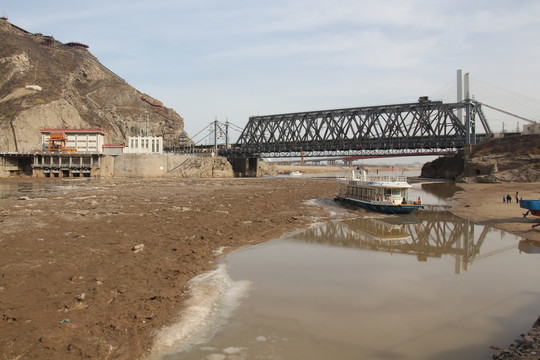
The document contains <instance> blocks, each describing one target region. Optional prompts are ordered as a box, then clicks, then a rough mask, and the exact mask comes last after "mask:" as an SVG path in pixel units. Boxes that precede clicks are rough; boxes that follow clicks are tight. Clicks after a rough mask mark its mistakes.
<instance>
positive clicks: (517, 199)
mask: <svg viewBox="0 0 540 360" xmlns="http://www.w3.org/2000/svg"><path fill="white" fill-rule="evenodd" d="M518 202H519V198H518V192H517V191H516V203H518Z"/></svg>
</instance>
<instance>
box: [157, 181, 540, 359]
mask: <svg viewBox="0 0 540 360" xmlns="http://www.w3.org/2000/svg"><path fill="white" fill-rule="evenodd" d="M453 191H455V185H453V184H424V185H420V184H415V185H414V188H413V193H414V196H416V195H418V196H421V197H422V200H423V202H424V204H426V209H424V210H421V211H417V212H416V213H415V215H412V216H381V215H378V214H374V213H368V215H367V216H365V217H362V218H355V219H347V220H343V221H334V222H330V223H327V224H323V225H320V226H316V227H312V228H310V229H307V230H304V231H298V232H295V233H292V234H288V235H287V236H285V237H283V238H281V239H277V240H274V241H269V242H266V243H264V244H260V245H254V246H250V247H246V248H241V249H238V250H236V251H234V252H232V253H230V254H228V255H227V256H226V257H225V258H224V259H223V261H222V263H221V264H220V265H219V266H218V267H217V269H216V270H215V271H214V272H211V273H207V274H204V275H201V276H199V277H197V278H195V279H194V280H193V283H192V289H193V290H192V295H193V298H192V300H191V303H190V304H188V307H187V309H186V311H185V312H184V314H183V315H182V321H181V322H180V323H178V324H176V325H175V326H172V327H170V328H168V329H165V330H164V331H163V332H162V333H161V334H160V336H158V343H159V346H160V348H161V351H160V352H157V353H156V354H155V356H154V358H160V359H208V360H224V359H276V360H277V359H321V360H322V359H344V360H345V359H347V360H348V359H457V358H466V359H490V358H491V355H492V354H493V353H494V351H493V350H491V349H490V346H491V345H492V346H498V347H505V346H507V345H509V344H510V343H511V342H512V341H513V339H514V338H516V337H518V336H519V334H520V333H522V332H524V331H526V330H528V329H529V328H530V326H531V325H532V322H533V320H534V319H535V318H536V316H538V303H539V302H540V290H539V289H538V286H537V283H538V271H539V266H540V255H539V254H538V253H539V252H540V248H539V245H538V244H537V243H531V242H527V241H525V240H523V239H521V238H519V237H517V236H514V235H511V234H509V233H506V232H504V231H501V230H497V229H494V228H491V227H487V226H482V225H477V224H474V223H472V222H470V221H467V220H464V219H461V218H458V217H456V216H453V215H452V214H450V213H449V212H448V211H447V210H448V205H449V204H448V203H447V201H446V200H445V196H450V195H451V194H452V193H453ZM321 211H323V210H321Z"/></svg>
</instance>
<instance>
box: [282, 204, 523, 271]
mask: <svg viewBox="0 0 540 360" xmlns="http://www.w3.org/2000/svg"><path fill="white" fill-rule="evenodd" d="M489 229H490V228H489V227H486V226H484V227H483V229H482V231H481V233H480V234H479V236H475V225H474V223H473V222H471V221H469V220H466V219H462V218H459V217H457V216H454V215H452V214H451V213H450V212H448V211H419V212H417V213H416V215H411V216H396V217H385V218H377V219H374V218H357V219H349V220H344V221H340V222H333V223H329V224H326V225H325V226H322V227H319V228H313V229H309V230H306V231H304V232H301V233H298V234H295V235H293V236H292V239H294V240H301V241H305V242H309V243H318V244H323V245H331V246H338V247H347V248H358V249H363V250H370V251H379V252H382V251H384V252H388V253H392V254H394V253H399V254H407V255H414V256H416V258H417V259H418V261H427V260H428V259H429V258H441V257H442V256H443V255H445V254H448V255H451V256H454V257H455V272H456V274H459V273H461V271H462V270H465V271H466V270H467V267H468V265H469V264H472V263H473V261H474V260H480V259H482V258H485V257H488V256H491V255H494V254H496V253H499V252H504V251H507V250H510V249H513V248H515V244H512V245H511V246H509V247H507V248H502V249H498V250H495V251H491V252H487V253H485V254H481V253H480V248H481V247H482V244H483V243H484V240H485V238H486V235H487V234H488V232H489Z"/></svg>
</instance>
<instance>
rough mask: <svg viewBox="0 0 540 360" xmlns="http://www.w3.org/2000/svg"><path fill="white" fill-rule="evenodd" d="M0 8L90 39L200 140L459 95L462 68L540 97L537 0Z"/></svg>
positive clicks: (33, 24) (134, 0) (123, 1)
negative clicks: (279, 120) (312, 116)
mask: <svg viewBox="0 0 540 360" xmlns="http://www.w3.org/2000/svg"><path fill="white" fill-rule="evenodd" d="M0 10H2V11H3V12H4V15H7V16H8V17H9V20H10V22H12V23H13V24H15V25H18V26H20V27H22V28H24V29H26V30H28V31H30V32H40V33H43V34H45V35H52V36H54V37H55V38H56V39H57V40H59V41H62V42H69V41H78V42H82V43H85V44H87V45H89V46H90V51H91V52H92V53H93V54H94V55H95V56H97V57H98V58H99V60H100V61H101V62H102V63H103V64H104V65H105V66H107V67H108V68H109V69H111V70H112V71H114V72H116V73H117V74H118V75H120V76H121V77H122V78H124V79H125V80H126V81H127V82H128V83H129V84H131V85H132V86H134V87H135V88H137V89H138V90H140V91H142V92H144V93H147V94H149V95H151V96H153V97H155V98H157V99H159V100H161V101H163V103H164V104H165V106H167V107H170V108H173V109H174V110H175V111H176V112H177V113H179V114H180V115H181V116H182V117H183V118H184V120H185V129H186V131H187V132H188V134H189V135H190V136H194V135H195V134H196V133H197V132H199V131H200V130H202V129H203V128H204V127H205V126H206V125H208V124H209V123H210V122H212V121H213V120H214V119H215V118H216V117H217V119H218V120H220V121H225V120H226V119H228V120H229V121H230V122H232V123H234V124H236V125H238V126H241V127H243V126H244V125H245V124H246V122H247V121H248V118H249V116H250V115H257V114H259V115H264V114H278V113H284V112H299V111H309V110H322V109H333V108H341V107H356V106H368V105H381V104H393V103H402V102H414V101H416V100H417V99H418V97H419V96H423V95H429V96H431V97H434V98H439V99H441V98H444V99H445V100H447V101H454V100H455V91H456V90H455V78H456V70H457V69H463V71H464V72H470V73H471V77H472V79H473V84H472V93H473V95H474V94H475V91H476V90H475V88H474V86H476V85H477V84H478V91H479V90H480V88H481V87H482V86H483V89H484V90H485V91H486V92H487V93H489V91H491V90H493V93H494V94H496V93H500V94H510V91H511V92H515V93H518V94H523V95H526V96H528V97H530V98H532V99H531V101H532V103H533V104H534V101H536V100H533V99H540V85H539V84H540V67H539V64H540V46H539V45H538V44H539V41H540V40H539V38H540V21H539V20H538V19H539V18H540V1H537V0H508V1H501V0H481V1H474V0H467V1H464V0H463V1H462V0H454V1H448V0H446V1H433V0H425V1H422V0H402V1H395V0H389V1H388V0H377V1H360V0H350V1H348V0H343V1H339V0H338V1H320V0H287V1H283V0H273V1H256V0H252V1H245V0H232V1H231V0H229V1H222V0H177V1H172V0H171V1H159V0H158V1H139V0H129V1H127V0H115V1H101V0H97V1H79V0H69V1H54V0H52V1H37V0H26V1H17V2H15V1H11V2H9V3H7V2H4V4H3V5H1V8H0ZM476 79H478V81H477V80H476ZM491 84H493V85H494V86H492V85H491ZM506 91H508V93H506ZM476 96H477V98H478V99H479V100H480V101H483V100H484V99H482V98H481V95H476ZM482 96H484V95H482ZM484 101H485V102H486V103H487V102H488V101H487V100H484ZM490 101H491V102H493V101H495V102H497V103H492V105H494V106H499V107H503V108H505V109H508V106H509V105H508V104H504V103H503V102H502V101H501V102H498V101H496V100H490ZM510 103H515V101H510V102H509V104H510ZM527 104H528V103H527ZM538 104H539V108H540V100H538ZM527 106H528V105H527ZM509 110H512V111H514V110H513V109H509ZM529 110H530V111H535V110H534V109H532V110H531V109H529ZM538 113H540V111H538ZM520 115H523V116H526V117H528V116H529V117H530V116H533V115H532V113H527V112H524V113H521V114H520ZM534 116H535V115H534ZM492 126H493V127H494V128H498V127H499V128H500V124H499V125H497V124H495V125H492ZM514 126H515V125H514ZM196 140H197V139H196Z"/></svg>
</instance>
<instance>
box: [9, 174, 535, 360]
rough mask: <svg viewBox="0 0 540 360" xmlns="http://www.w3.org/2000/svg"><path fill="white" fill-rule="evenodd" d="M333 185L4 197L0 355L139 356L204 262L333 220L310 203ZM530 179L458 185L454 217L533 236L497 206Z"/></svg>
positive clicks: (93, 190)
mask: <svg viewBox="0 0 540 360" xmlns="http://www.w3.org/2000/svg"><path fill="white" fill-rule="evenodd" d="M1 181H2V182H9V181H11V182H13V181H21V180H12V179H8V180H1ZM43 181H47V180H43ZM335 185H336V183H335V180H333V179H315V178H258V179H248V178H243V179H104V180H92V181H91V182H89V183H87V184H85V186H89V187H90V188H87V189H81V190H78V191H76V192H70V193H67V194H48V195H44V196H40V197H39V198H36V197H32V196H30V197H29V199H26V200H11V201H9V202H8V203H7V204H6V205H5V206H3V207H1V208H0V222H1V224H2V227H1V232H0V253H1V254H2V256H1V257H0V312H1V314H2V317H1V326H0V359H82V358H92V359H113V358H114V359H137V358H143V357H144V355H145V354H148V353H149V351H151V349H152V347H153V345H154V344H153V342H152V341H153V336H154V335H155V334H156V331H158V330H159V329H160V328H162V327H164V326H166V325H169V324H170V323H171V322H173V321H174V320H177V319H175V315H176V314H179V313H180V311H181V310H182V306H183V305H182V304H183V300H185V299H186V298H187V297H188V296H189V293H188V291H187V290H188V289H187V287H186V284H187V281H188V280H189V279H191V278H192V277H194V276H195V275H197V274H200V273H202V272H204V271H207V270H210V269H212V267H213V266H214V265H215V263H216V261H217V260H218V258H219V256H220V255H221V254H222V252H223V251H222V250H223V249H225V250H224V251H225V252H227V251H230V250H233V249H235V248H238V247H240V246H244V245H248V244H253V243H258V242H262V241H266V240H270V239H274V238H277V237H279V236H281V235H282V234H284V233H286V232H289V231H292V230H295V229H299V228H303V227H306V226H308V225H309V224H310V223H313V222H314V221H325V220H328V219H331V218H333V217H335V216H336V215H335V214H334V213H333V212H329V211H327V210H325V209H323V208H321V207H319V206H317V205H314V204H313V203H310V202H308V200H310V199H314V198H329V199H331V198H333V194H334V191H335ZM539 185H540V184H539V183H534V184H492V185H487V184H464V185H463V186H464V188H465V189H466V191H464V192H460V193H458V194H457V195H456V196H455V199H456V206H455V213H456V214H457V215H460V216H463V217H467V218H470V219H472V220H474V221H477V222H480V223H482V224H489V225H491V226H495V227H499V228H501V229H504V230H507V231H509V232H512V233H515V234H517V235H520V236H523V237H525V238H528V239H531V240H540V231H539V230H532V229H530V226H531V224H532V223H533V218H534V217H532V218H530V219H523V217H522V216H521V214H522V212H523V211H522V210H521V209H519V206H518V205H517V204H515V203H513V204H506V203H505V204H503V203H502V196H503V195H505V194H506V193H510V194H511V195H512V196H514V194H515V192H516V191H519V192H520V194H522V196H523V197H524V198H525V197H526V196H529V198H536V199H537V198H540V193H539V189H540V186H539ZM349 211H350V212H351V214H352V215H355V216H361V214H362V213H363V212H362V210H349ZM539 219H540V218H539ZM537 229H540V227H539V228H537ZM539 313H540V311H539ZM534 320H535V319H531V324H532V323H533V322H534ZM527 330H528V329H523V331H524V332H526V331H527ZM516 336H518V334H516ZM510 342H511V339H509V343H510ZM532 358H533V357H531V359H532Z"/></svg>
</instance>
